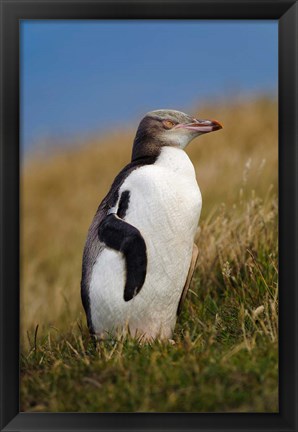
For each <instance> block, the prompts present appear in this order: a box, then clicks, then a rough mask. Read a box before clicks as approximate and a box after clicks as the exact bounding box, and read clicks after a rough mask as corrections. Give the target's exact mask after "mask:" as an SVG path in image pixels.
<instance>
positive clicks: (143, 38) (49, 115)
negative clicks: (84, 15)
mask: <svg viewBox="0 0 298 432" xmlns="http://www.w3.org/2000/svg"><path fill="white" fill-rule="evenodd" d="M277 38H278V24H277V21H269V22H268V21H266V22H265V21H135V22H134V21H53V20H52V21H32V20H25V21H22V24H21V143H22V146H24V147H25V148H26V149H28V148H29V147H30V146H32V145H34V144H35V145H36V143H38V141H41V140H45V139H47V140H50V139H51V138H55V139H56V138H58V139H59V138H62V139H67V140H71V139H72V138H75V137H77V136H88V135H89V134H90V135H92V134H94V133H98V132H101V131H105V130H107V129H109V128H111V127H112V126H117V127H119V126H121V125H123V124H125V123H129V124H132V125H135V126H136V125H137V123H138V121H139V119H140V117H141V116H143V115H144V114H145V113H146V112H147V111H150V110H153V109H158V108H173V109H181V110H187V108H189V107H192V106H194V105H198V104H199V103H200V101H205V100H208V99H212V100H214V99H217V98H219V99H220V98H223V97H224V98H229V97H232V96H233V94H234V93H235V92H236V93H237V95H238V96H239V95H243V96H247V95H248V96H249V95H255V94H256V93H259V92H261V93H267V92H269V93H274V94H276V93H277V72H278V71H277V63H278V42H277Z"/></svg>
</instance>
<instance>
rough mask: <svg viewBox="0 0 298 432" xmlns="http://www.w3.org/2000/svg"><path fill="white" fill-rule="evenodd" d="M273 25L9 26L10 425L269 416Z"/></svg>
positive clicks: (274, 282) (273, 311) (274, 186)
mask: <svg viewBox="0 0 298 432" xmlns="http://www.w3.org/2000/svg"><path fill="white" fill-rule="evenodd" d="M278 121H279V120H278V21H277V20H162V19H160V20H154V19H152V20H145V19H137V20H125V19H124V20H108V19H105V20H95V19H94V20H83V19H81V20H70V19H69V20H64V19H59V20H54V19H47V20H41V19H34V20H33V19H23V20H21V21H20V411H21V412H48V413H65V412H68V413H70V412H72V413H73V412H78V413H278V412H279V357H278V356H279V339H278V331H279V330H278V324H279V321H278V310H279V300H278V261H279V249H278V234H279V233H278V222H279V211H278V180H279V173H278V164H279V158H278Z"/></svg>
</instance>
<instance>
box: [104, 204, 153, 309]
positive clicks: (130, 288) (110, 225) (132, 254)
mask: <svg viewBox="0 0 298 432" xmlns="http://www.w3.org/2000/svg"><path fill="white" fill-rule="evenodd" d="M118 213H119V211H118ZM98 237H99V240H100V241H101V242H103V243H104V244H105V245H106V246H108V247H109V248H112V249H114V250H116V251H119V252H122V253H123V255H124V257H125V262H126V283H125V287H124V300H125V301H129V300H131V299H132V298H133V297H134V296H135V295H137V294H138V293H139V291H140V290H141V288H142V286H143V284H144V282H145V278H146V269H147V252H146V243H145V241H144V239H143V237H142V234H141V233H140V231H139V230H138V229H137V228H135V227H134V226H132V225H130V224H129V223H127V222H125V221H124V220H123V219H121V218H120V217H119V216H118V215H117V214H115V213H112V214H109V215H108V216H106V217H105V218H104V219H103V221H102V222H101V224H100V226H99V228H98Z"/></svg>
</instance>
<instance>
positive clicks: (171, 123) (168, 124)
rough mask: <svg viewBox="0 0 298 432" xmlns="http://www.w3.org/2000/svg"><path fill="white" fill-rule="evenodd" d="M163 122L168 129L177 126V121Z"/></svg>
mask: <svg viewBox="0 0 298 432" xmlns="http://www.w3.org/2000/svg"><path fill="white" fill-rule="evenodd" d="M162 123H163V125H164V127H165V128H166V129H172V128H173V127H174V126H175V123H174V122H172V121H171V120H164V121H163V122H162Z"/></svg>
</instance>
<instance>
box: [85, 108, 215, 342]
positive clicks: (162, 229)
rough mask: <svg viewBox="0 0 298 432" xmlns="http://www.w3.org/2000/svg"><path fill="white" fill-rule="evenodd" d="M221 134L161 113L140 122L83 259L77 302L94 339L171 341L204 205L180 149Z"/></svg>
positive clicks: (209, 125)
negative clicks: (128, 156) (124, 336)
mask: <svg viewBox="0 0 298 432" xmlns="http://www.w3.org/2000/svg"><path fill="white" fill-rule="evenodd" d="M221 128H222V126H221V124H220V123H219V122H218V121H216V120H199V119H195V118H193V117H191V116H189V115H187V114H184V113H182V112H179V111H175V110H164V109H162V110H157V111H151V112H149V113H148V114H147V115H146V116H145V117H144V118H143V120H142V121H141V123H140V125H139V127H138V130H137V133H136V137H135V140H134V143H133V150H132V159H131V162H130V163H129V164H128V165H127V166H126V167H124V168H123V169H122V171H121V172H120V173H119V174H118V175H117V177H116V178H115V180H114V182H113V184H112V186H111V189H110V191H109V193H108V194H107V195H106V197H105V198H104V199H103V201H102V202H101V204H100V206H99V207H98V210H97V212H96V214H95V216H94V219H93V221H92V224H91V226H90V228H89V231H88V236H87V240H86V245H85V249H84V254H83V266H82V281H81V296H82V302H83V306H84V309H85V312H86V315H87V323H88V327H89V330H90V332H91V333H92V334H95V335H96V336H97V337H98V338H105V337H106V336H107V335H119V334H123V333H126V332H127V331H128V332H130V334H131V335H133V336H134V337H137V338H140V339H142V340H152V339H155V338H161V339H164V338H167V339H169V338H171V337H172V333H173V330H174V327H175V324H176V319H177V312H179V310H180V308H181V303H182V301H183V299H184V297H185V294H186V291H187V288H188V286H189V283H190V280H191V277H192V273H193V271H194V266H195V261H196V257H197V248H196V246H195V245H194V237H195V233H196V230H197V225H198V221H199V217H200V212H201V206H202V199H201V193H200V189H199V187H198V184H197V181H196V176H195V170H194V167H193V165H192V163H191V161H190V159H189V157H188V156H187V154H186V153H185V152H184V149H185V147H186V146H187V144H188V143H189V142H190V141H191V140H193V139H194V138H196V137H197V136H199V135H201V134H205V133H207V132H212V131H216V130H219V129H221Z"/></svg>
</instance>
